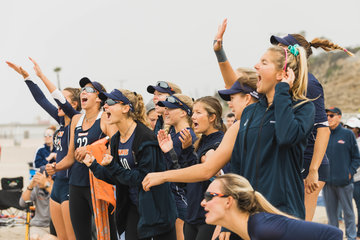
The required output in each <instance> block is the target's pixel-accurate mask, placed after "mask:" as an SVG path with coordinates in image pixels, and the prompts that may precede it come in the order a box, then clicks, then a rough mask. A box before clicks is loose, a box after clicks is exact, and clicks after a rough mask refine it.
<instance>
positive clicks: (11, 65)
mask: <svg viewBox="0 0 360 240" xmlns="http://www.w3.org/2000/svg"><path fill="white" fill-rule="evenodd" d="M6 64H7V65H8V66H9V67H11V68H12V69H14V70H15V71H16V72H17V73H19V74H20V75H21V76H23V78H24V79H25V78H27V77H29V74H28V72H26V71H25V70H24V69H23V68H22V67H21V66H18V65H16V64H14V63H12V62H9V61H6Z"/></svg>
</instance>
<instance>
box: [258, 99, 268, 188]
mask: <svg viewBox="0 0 360 240" xmlns="http://www.w3.org/2000/svg"><path fill="white" fill-rule="evenodd" d="M269 108H270V106H268V107H267V108H266V110H265V113H264V115H263V117H262V119H261V122H260V127H259V132H258V138H257V141H256V146H257V149H256V160H255V164H256V165H255V166H256V170H255V190H256V191H257V189H258V181H259V158H260V143H261V142H260V140H261V130H262V127H263V124H264V120H265V115H266V112H267V111H268V110H269Z"/></svg>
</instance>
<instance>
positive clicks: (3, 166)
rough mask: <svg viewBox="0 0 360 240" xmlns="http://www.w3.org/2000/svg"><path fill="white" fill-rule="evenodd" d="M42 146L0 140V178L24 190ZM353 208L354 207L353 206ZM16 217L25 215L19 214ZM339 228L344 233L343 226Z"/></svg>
mask: <svg viewBox="0 0 360 240" xmlns="http://www.w3.org/2000/svg"><path fill="white" fill-rule="evenodd" d="M41 145H42V139H27V140H22V142H21V145H20V146H14V143H13V140H7V139H0V146H1V148H2V151H1V158H0V178H2V177H18V176H23V177H24V188H25V187H26V186H27V185H28V184H29V167H28V164H27V162H31V161H33V159H34V156H35V151H36V149H37V148H38V147H39V146H41ZM354 208H355V205H354ZM3 213H6V212H3ZM18 215H23V216H24V215H25V213H24V212H21V211H20V212H19V214H18ZM314 221H315V222H319V223H327V217H326V212H325V207H322V206H318V207H317V208H316V212H315V217H314ZM340 228H342V230H343V231H344V225H343V224H341V225H340ZM5 239H11V240H18V239H25V225H22V224H20V225H17V226H14V227H0V240H5Z"/></svg>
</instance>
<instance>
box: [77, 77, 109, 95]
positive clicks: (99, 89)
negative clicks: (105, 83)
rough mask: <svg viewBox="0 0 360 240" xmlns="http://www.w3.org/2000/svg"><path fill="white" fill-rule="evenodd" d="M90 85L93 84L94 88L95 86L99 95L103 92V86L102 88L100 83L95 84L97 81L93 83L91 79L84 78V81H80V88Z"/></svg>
mask: <svg viewBox="0 0 360 240" xmlns="http://www.w3.org/2000/svg"><path fill="white" fill-rule="evenodd" d="M88 83H91V84H92V85H93V86H94V88H95V89H96V90H97V91H98V92H99V93H101V92H102V91H103V90H102V86H101V84H100V83H98V82H95V81H91V80H90V79H89V78H87V77H83V78H82V79H80V81H79V84H80V87H82V88H83V87H85V85H86V84H88Z"/></svg>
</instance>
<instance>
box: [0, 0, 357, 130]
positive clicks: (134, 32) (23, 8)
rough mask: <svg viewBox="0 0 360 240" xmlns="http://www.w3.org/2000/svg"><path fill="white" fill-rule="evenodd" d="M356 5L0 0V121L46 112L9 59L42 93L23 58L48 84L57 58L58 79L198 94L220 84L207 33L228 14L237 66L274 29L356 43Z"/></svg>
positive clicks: (256, 53) (250, 62) (261, 48)
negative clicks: (166, 85) (162, 84)
mask: <svg viewBox="0 0 360 240" xmlns="http://www.w3.org/2000/svg"><path fill="white" fill-rule="evenodd" d="M359 9H360V1H359V0H349V1H335V0H327V1H322V0H321V1H320V0H319V1H314V0H302V1H296V2H295V1H275V0H274V1H260V0H258V1H244V0H232V1H227V0H221V1H220V0H219V1H212V0H181V1H172V0H141V1H140V0H131V1H120V0H111V1H110V0H101V1H100V0H99V1H92V0H86V1H82V0H81V1H80V0H31V1H29V0H16V1H4V0H2V1H1V2H0V30H1V34H0V36H1V40H0V60H1V62H0V81H1V82H0V83H1V90H2V93H1V94H0V103H1V104H0V116H1V117H0V123H9V122H21V123H32V122H35V119H36V117H37V116H40V117H41V118H43V119H49V117H48V115H47V114H46V113H45V112H44V111H43V110H42V109H41V108H40V107H39V106H38V105H37V104H36V103H35V101H34V100H33V99H32V96H31V95H30V92H29V90H28V89H27V87H26V85H25V83H24V82H23V81H22V78H21V76H20V75H18V74H17V73H15V72H14V71H13V70H12V69H10V68H9V67H8V66H7V65H6V64H5V61H6V60H9V61H13V62H14V63H16V64H19V65H22V66H23V67H24V68H25V69H26V70H27V71H29V72H30V73H31V75H32V76H33V79H34V80H35V81H36V82H37V83H38V84H39V85H40V87H41V88H42V89H43V90H44V92H45V91H46V89H45V88H44V86H43V84H42V83H41V82H40V81H39V80H38V79H36V77H35V75H34V72H33V69H32V64H31V62H30V61H29V60H28V59H27V57H28V56H31V57H33V58H34V59H35V60H36V61H37V62H38V63H39V64H40V66H41V68H42V69H43V71H44V73H45V74H46V75H47V76H48V78H49V79H50V80H52V81H53V82H54V83H55V82H56V75H55V73H54V71H53V69H54V68H55V67H57V66H60V67H61V68H62V71H61V72H60V80H61V87H69V86H71V87H77V86H78V81H79V79H80V78H81V77H83V76H88V77H89V78H90V79H92V80H96V81H99V82H101V83H103V84H104V86H105V87H106V88H107V89H108V90H111V89H113V88H120V87H122V88H126V89H129V90H133V91H136V92H138V93H141V94H143V97H144V99H145V100H146V101H148V100H150V98H151V95H149V94H148V93H147V92H146V86H147V85H149V84H154V83H156V81H159V80H164V81H171V82H174V83H176V84H178V85H180V86H181V88H182V89H183V92H184V93H185V94H188V95H190V96H191V97H194V98H196V97H200V96H205V95H213V93H214V92H215V90H216V89H222V88H223V87H224V84H223V82H222V79H221V75H220V72H219V69H218V66H217V62H216V58H215V55H214V53H213V50H212V41H213V38H214V35H215V33H216V31H217V26H218V25H219V24H220V23H221V21H222V20H223V19H224V18H225V17H227V18H228V28H227V30H226V33H225V37H224V47H225V50H226V52H227V56H228V58H229V59H230V61H231V63H232V65H233V66H234V67H239V66H244V67H252V66H254V64H255V63H256V62H257V61H258V59H259V58H260V56H261V55H262V54H263V53H264V52H265V50H266V49H267V48H268V47H269V45H270V44H269V38H270V36H271V35H272V34H278V33H280V34H285V33H298V32H300V31H306V38H307V39H308V40H309V41H310V40H312V39H313V38H314V37H321V36H325V37H327V38H329V39H331V40H333V41H334V42H336V43H338V44H340V45H342V46H358V45H360V31H359V30H360V13H359ZM47 96H49V95H47ZM49 98H50V97H49Z"/></svg>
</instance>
